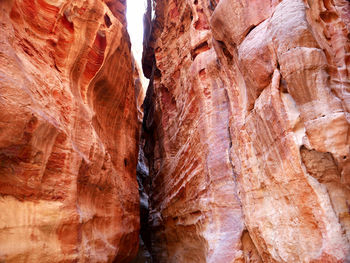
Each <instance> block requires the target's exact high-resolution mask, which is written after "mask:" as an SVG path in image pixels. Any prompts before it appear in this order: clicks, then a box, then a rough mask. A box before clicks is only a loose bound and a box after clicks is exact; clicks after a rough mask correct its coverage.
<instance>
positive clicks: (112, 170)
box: [0, 0, 140, 263]
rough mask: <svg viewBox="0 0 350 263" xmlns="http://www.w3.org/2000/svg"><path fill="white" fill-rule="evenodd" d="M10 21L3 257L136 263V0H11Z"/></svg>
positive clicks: (3, 112) (5, 29)
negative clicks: (131, 16)
mask: <svg viewBox="0 0 350 263" xmlns="http://www.w3.org/2000/svg"><path fill="white" fill-rule="evenodd" d="M0 23H1V26H0V34H1V37H0V211H1V212H0V262H16V263H19V262H112V261H113V260H115V262H129V261H130V260H131V259H132V258H133V256H135V255H136V252H137V247H138V235H139V197H138V187H137V181H136V176H135V175H136V165H137V157H138V137H139V120H138V111H137V107H139V106H137V105H136V104H137V101H139V100H140V95H139V91H140V87H139V86H137V85H139V84H137V83H136V84H137V85H136V87H135V86H134V77H133V74H134V75H135V74H136V73H135V72H134V69H133V65H132V56H131V54H130V42H129V36H128V34H127V32H126V28H125V25H126V22H125V1H124V0H113V1H109V0H106V1H102V0H92V1H81V0H70V1H48V0H4V1H1V2H0ZM139 114H140V113H139ZM139 118H140V116H139Z"/></svg>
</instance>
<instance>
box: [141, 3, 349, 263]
mask: <svg viewBox="0 0 350 263" xmlns="http://www.w3.org/2000/svg"><path fill="white" fill-rule="evenodd" d="M155 6H156V10H155V15H156V17H155V20H154V21H153V22H152V24H151V26H152V28H151V27H149V28H148V31H147V34H146V43H145V51H146V53H145V54H144V71H145V72H146V74H147V75H148V76H149V77H151V80H152V83H153V85H152V83H151V86H150V90H149V91H148V94H147V97H146V102H145V110H146V112H145V116H146V117H145V120H144V128H145V136H146V137H147V140H146V143H145V147H144V148H145V152H146V155H147V156H148V158H149V161H150V178H151V183H150V185H149V190H148V193H149V194H150V209H151V210H150V217H151V218H150V232H151V234H152V241H151V244H150V245H151V248H152V254H153V257H154V259H155V262H167V263H170V262H174V263H175V262H215V263H218V262H349V261H350V256H349V253H350V245H349V240H350V214H349V213H350V154H349V140H350V139H349V121H350V115H349V109H350V96H349V94H350V72H349V69H350V41H349V36H350V34H349V33H350V3H349V1H346V0H309V1H306V0H305V1H303V0H283V1H282V0H280V1H279V0H241V1H238V0H220V1H215V0H210V1H207V0H184V1H176V0H168V1H161V0H159V1H155ZM149 15H150V13H149Z"/></svg>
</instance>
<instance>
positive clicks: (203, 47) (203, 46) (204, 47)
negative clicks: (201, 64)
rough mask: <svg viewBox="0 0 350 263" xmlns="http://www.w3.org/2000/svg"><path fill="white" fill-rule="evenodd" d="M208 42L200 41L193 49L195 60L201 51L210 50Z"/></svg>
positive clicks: (192, 54)
mask: <svg viewBox="0 0 350 263" xmlns="http://www.w3.org/2000/svg"><path fill="white" fill-rule="evenodd" d="M209 49H210V48H209V45H208V42H207V41H205V42H203V43H200V44H199V45H198V46H196V47H195V48H194V49H193V50H191V57H192V60H194V59H195V58H196V57H197V56H198V55H199V54H200V53H202V52H205V51H207V50H209Z"/></svg>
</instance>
